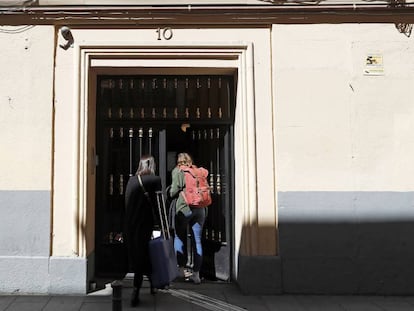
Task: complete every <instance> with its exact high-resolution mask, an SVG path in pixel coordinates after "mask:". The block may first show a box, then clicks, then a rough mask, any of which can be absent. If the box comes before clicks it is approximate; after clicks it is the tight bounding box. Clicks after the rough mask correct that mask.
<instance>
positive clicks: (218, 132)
mask: <svg viewBox="0 0 414 311" xmlns="http://www.w3.org/2000/svg"><path fill="white" fill-rule="evenodd" d="M216 184H217V194H219V195H220V194H221V180H220V128H217V181H216Z"/></svg>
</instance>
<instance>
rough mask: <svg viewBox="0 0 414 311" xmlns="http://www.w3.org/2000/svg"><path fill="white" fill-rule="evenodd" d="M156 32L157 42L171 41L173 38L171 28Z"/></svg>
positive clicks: (160, 29)
mask: <svg viewBox="0 0 414 311" xmlns="http://www.w3.org/2000/svg"><path fill="white" fill-rule="evenodd" d="M156 32H157V34H158V38H157V40H162V39H164V40H170V39H171V38H172V37H173V31H172V29H171V27H165V28H157V31H156Z"/></svg>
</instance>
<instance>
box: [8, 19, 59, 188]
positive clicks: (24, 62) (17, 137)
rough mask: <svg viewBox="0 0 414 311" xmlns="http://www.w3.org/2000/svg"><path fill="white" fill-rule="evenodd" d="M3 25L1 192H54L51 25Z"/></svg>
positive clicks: (52, 47) (52, 35)
mask: <svg viewBox="0 0 414 311" xmlns="http://www.w3.org/2000/svg"><path fill="white" fill-rule="evenodd" d="M0 29H1V31H0V44H1V55H2V57H0V68H1V71H0V80H1V83H0V146H1V151H0V175H1V178H0V190H12V191H17V190H48V191H50V189H51V160H52V151H51V148H52V139H51V137H52V116H53V114H52V112H53V100H52V95H53V89H52V87H51V86H52V85H53V83H52V81H53V51H54V32H53V27H49V26H35V27H31V26H19V27H7V26H1V27H0Z"/></svg>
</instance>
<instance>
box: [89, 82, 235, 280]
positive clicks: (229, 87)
mask: <svg viewBox="0 0 414 311" xmlns="http://www.w3.org/2000/svg"><path fill="white" fill-rule="evenodd" d="M234 88H235V83H234V77H233V76H232V75H131V76H125V75H99V76H98V77H97V110H96V111H97V115H96V116H97V118H96V120H97V131H96V142H97V146H96V148H97V159H98V163H97V171H96V173H97V174H96V178H97V179H96V190H97V191H96V209H95V210H96V213H95V217H96V219H95V223H96V229H95V250H96V259H95V271H96V275H97V276H115V275H117V274H120V273H122V271H125V262H124V261H123V260H122V258H123V256H122V254H123V253H124V252H125V246H124V244H123V239H122V227H123V221H124V220H123V217H124V191H125V187H126V184H127V182H128V178H129V177H130V176H132V175H134V174H135V171H136V169H137V164H138V160H139V157H140V156H141V155H142V154H151V155H153V156H154V157H155V159H156V162H157V167H158V172H157V173H158V174H159V175H160V176H161V179H162V183H163V188H164V190H165V188H166V187H167V186H168V185H169V184H170V183H171V171H172V169H173V168H174V166H175V161H176V155H177V153H179V152H187V153H189V154H191V155H192V156H193V158H194V161H195V163H196V164H197V165H198V166H203V167H205V168H207V169H208V170H209V172H210V175H209V182H210V187H211V191H212V195H213V204H212V205H211V206H210V207H209V208H208V217H207V220H206V224H205V228H204V231H203V250H204V261H203V266H202V270H201V275H202V276H203V277H204V278H206V279H210V280H223V281H230V279H231V271H232V267H231V265H232V257H233V254H232V252H231V249H232V248H231V242H232V233H233V221H232V219H233V202H234V198H233V193H234V191H233V188H234V184H233V180H234V178H233V176H234V163H233V161H234V155H233V136H234V135H233V125H234V109H235V89H234Z"/></svg>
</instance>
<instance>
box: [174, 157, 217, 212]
mask: <svg viewBox="0 0 414 311" xmlns="http://www.w3.org/2000/svg"><path fill="white" fill-rule="evenodd" d="M180 169H181V171H183V172H184V178H185V188H184V190H183V191H181V194H182V196H183V198H184V200H185V203H187V205H189V206H191V207H200V208H202V207H207V206H209V205H211V194H210V186H209V184H208V181H207V177H208V171H207V170H206V169H205V168H203V167H196V166H195V165H193V166H190V167H189V166H185V165H182V166H180Z"/></svg>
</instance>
